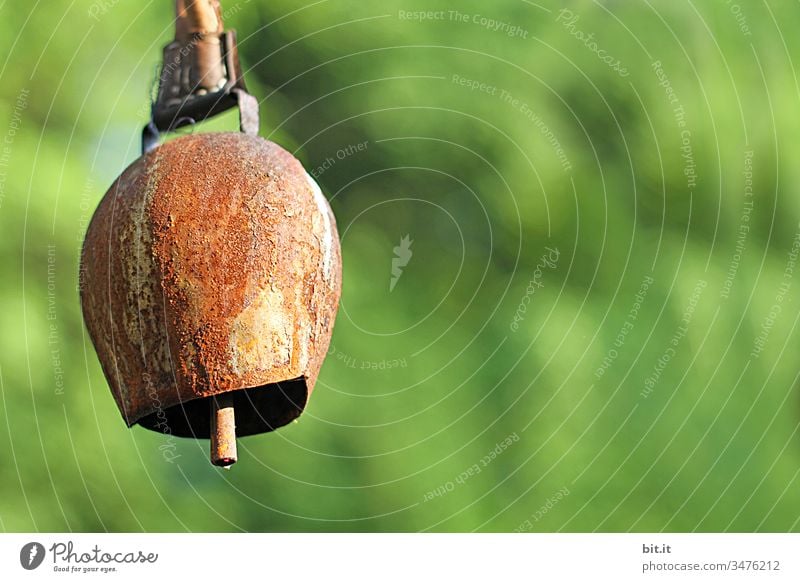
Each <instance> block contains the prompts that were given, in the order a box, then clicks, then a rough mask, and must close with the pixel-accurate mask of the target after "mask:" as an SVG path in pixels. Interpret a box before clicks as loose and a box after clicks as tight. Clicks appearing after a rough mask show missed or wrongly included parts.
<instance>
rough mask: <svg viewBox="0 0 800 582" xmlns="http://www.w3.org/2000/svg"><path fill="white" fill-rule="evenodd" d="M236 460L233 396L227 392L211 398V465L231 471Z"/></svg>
mask: <svg viewBox="0 0 800 582" xmlns="http://www.w3.org/2000/svg"><path fill="white" fill-rule="evenodd" d="M236 459H237V456H236V418H235V415H234V410H233V395H232V394H231V393H230V392H226V393H225V394H219V395H218V396H212V397H211V464H212V465H216V466H217V467H224V468H225V469H229V468H230V466H231V465H233V464H234V463H235V462H236Z"/></svg>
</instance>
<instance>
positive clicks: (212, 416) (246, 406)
mask: <svg viewBox="0 0 800 582" xmlns="http://www.w3.org/2000/svg"><path fill="white" fill-rule="evenodd" d="M175 7H176V20H175V30H176V34H175V40H174V41H173V42H171V43H170V44H168V45H167V46H166V47H164V65H163V67H162V70H161V75H160V81H159V90H158V95H157V98H156V100H155V101H154V102H153V104H152V114H151V119H150V122H149V123H148V124H147V125H146V126H145V128H144V131H143V134H142V150H143V155H142V157H140V158H139V159H137V160H136V161H135V162H133V163H132V164H131V165H130V166H129V167H128V168H127V169H126V170H125V171H124V172H123V173H122V175H121V176H120V177H119V178H117V180H116V181H115V182H114V184H113V185H112V186H111V188H110V189H109V190H108V192H107V193H106V195H105V196H104V197H103V199H102V200H101V202H100V205H99V206H98V208H97V210H96V212H95V214H94V216H93V217H92V220H91V222H90V224H89V228H88V232H87V233H86V239H85V241H84V245H83V252H82V254H81V306H82V308H83V316H84V319H85V321H86V326H87V328H88V330H89V336H90V337H91V339H92V342H93V343H94V346H95V349H96V350H97V355H98V357H99V359H100V363H101V365H102V367H103V372H104V373H105V376H106V379H107V380H108V383H109V385H110V387H111V392H112V394H113V395H114V399H115V400H116V403H117V405H118V407H119V409H120V411H121V412H122V417H123V418H124V419H125V422H126V423H127V424H128V426H132V425H134V424H138V425H140V426H142V427H144V428H147V429H151V430H155V431H159V432H163V433H166V434H171V435H176V436H185V437H195V438H210V439H211V461H212V463H213V464H215V465H218V466H223V467H228V466H229V465H231V464H232V463H234V462H236V437H237V436H247V435H252V434H257V433H262V432H268V431H272V430H275V429H276V428H279V427H281V426H283V425H285V424H287V423H289V422H290V421H292V420H294V419H295V418H297V417H298V416H299V415H300V414H301V413H302V412H303V410H304V409H305V406H306V404H307V403H308V399H309V396H310V395H311V391H312V390H313V388H314V383H315V382H316V380H317V376H318V375H319V371H320V367H321V366H322V360H323V358H324V357H325V354H326V352H327V349H328V344H329V343H330V338H331V332H332V330H333V322H334V319H335V317H336V310H337V307H338V303H339V295H340V292H341V280H342V271H341V270H342V266H341V253H340V249H339V237H338V235H337V232H336V222H335V220H334V217H333V214H332V212H331V209H330V207H329V206H328V202H327V200H326V199H325V197H324V196H323V195H322V192H320V189H319V187H318V186H317V184H316V183H315V182H314V180H313V179H312V178H311V176H309V175H308V174H307V173H306V171H305V170H304V169H303V167H302V165H301V164H300V162H298V161H297V159H295V157H294V156H292V155H291V154H290V153H289V152H287V151H286V150H284V149H283V148H281V147H280V146H278V145H276V144H274V143H272V142H270V141H267V140H265V139H262V138H260V137H258V135H257V134H258V101H257V100H256V99H255V98H254V97H253V96H252V95H250V94H249V93H248V92H247V88H246V86H245V84H244V79H243V77H242V73H241V67H240V66H239V58H238V51H237V48H236V34H235V32H234V31H232V30H230V31H224V30H223V24H222V11H221V7H220V3H219V0H176V3H175ZM231 107H238V109H239V118H240V127H241V131H242V133H205V134H194V135H185V136H183V137H179V138H177V139H174V140H171V141H167V142H166V143H164V144H163V145H159V143H160V133H161V132H165V133H166V132H171V131H175V130H176V129H178V128H179V127H183V126H187V125H193V124H195V123H196V122H200V121H203V120H205V119H208V118H210V117H212V116H214V115H216V114H217V113H220V112H222V111H224V110H226V109H230V108H231Z"/></svg>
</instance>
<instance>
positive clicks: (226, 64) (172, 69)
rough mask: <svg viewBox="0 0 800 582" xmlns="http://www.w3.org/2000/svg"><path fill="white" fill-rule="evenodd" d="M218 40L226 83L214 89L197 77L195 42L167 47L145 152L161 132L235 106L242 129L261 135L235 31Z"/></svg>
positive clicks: (144, 137) (145, 133)
mask: <svg viewBox="0 0 800 582" xmlns="http://www.w3.org/2000/svg"><path fill="white" fill-rule="evenodd" d="M195 40H199V39H195ZM219 40H220V50H221V59H222V65H223V74H224V77H223V81H224V84H223V85H222V87H220V88H219V89H218V90H216V91H212V92H209V91H207V90H206V89H203V88H201V87H200V86H199V83H198V80H197V79H196V76H197V71H196V70H195V69H196V66H195V64H194V63H195V52H196V49H197V46H196V43H195V42H191V43H189V44H181V43H179V42H177V41H176V42H171V43H170V44H168V45H167V46H165V47H164V64H163V66H162V68H161V75H160V79H159V86H158V96H157V97H156V100H155V101H154V102H153V104H152V107H151V114H150V122H149V123H148V124H147V125H146V126H145V127H144V130H143V131H142V153H147V152H149V151H150V150H152V149H153V148H155V147H156V146H157V145H158V142H159V137H160V135H161V132H170V131H175V130H176V129H178V128H180V127H184V126H186V125H193V124H195V123H199V122H201V121H204V120H206V119H208V118H210V117H213V116H214V115H217V114H218V113H222V112H223V111H227V110H228V109H230V108H231V107H235V106H238V108H239V127H240V129H241V131H242V132H244V133H247V134H249V135H257V134H258V100H257V99H256V98H255V97H253V96H252V95H251V94H250V93H248V92H247V87H246V86H245V83H244V77H243V76H242V69H241V66H240V64H239V51H238V49H237V46H236V31H235V30H228V31H226V32H224V33H223V34H221V35H220V36H219Z"/></svg>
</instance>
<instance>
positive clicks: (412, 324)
mask: <svg viewBox="0 0 800 582" xmlns="http://www.w3.org/2000/svg"><path fill="white" fill-rule="evenodd" d="M452 4H453V3H446V2H441V1H437V2H433V3H430V2H428V3H423V2H418V1H412V2H410V3H409V2H406V1H404V2H397V1H394V0H390V1H389V2H382V3H377V4H374V5H373V4H369V3H363V2H355V1H352V0H325V1H322V2H316V3H309V4H306V5H298V4H297V3H295V2H289V1H287V0H271V1H269V2H267V1H261V0H252V1H246V0H239V2H236V1H235V0H223V7H224V8H225V10H226V13H227V18H226V24H227V25H228V26H229V27H234V28H236V29H237V30H238V33H239V39H240V51H241V55H242V60H243V63H244V66H245V67H246V69H247V72H246V74H247V82H248V85H249V87H250V89H251V91H252V92H253V93H254V94H256V95H257V96H258V97H259V98H260V100H261V111H262V123H261V133H262V135H263V136H265V137H268V138H269V139H272V140H274V141H276V142H278V143H280V144H282V145H283V146H284V147H286V148H287V149H289V150H290V151H292V152H293V153H294V154H295V155H296V156H297V157H298V158H299V159H300V160H301V161H302V162H303V163H304V165H305V166H306V168H308V169H309V170H313V173H314V175H315V176H316V177H317V179H318V182H319V183H320V184H321V186H322V188H323V191H325V192H326V193H327V195H328V196H329V198H330V200H331V204H332V207H333V209H334V212H335V214H336V217H337V221H338V226H339V232H340V235H341V238H342V247H343V256H344V293H343V297H342V304H341V308H340V312H339V316H338V319H337V323H336V328H335V332H334V337H333V342H332V346H331V353H330V356H329V358H328V360H327V361H326V364H325V366H324V368H323V371H322V375H321V377H320V380H319V383H318V385H317V388H316V391H315V393H314V397H313V399H312V400H311V403H310V406H309V408H308V410H307V412H306V414H305V415H304V416H302V417H301V418H300V420H299V422H298V423H297V424H294V425H291V426H289V427H286V428H285V429H282V430H280V431H278V432H276V433H274V434H271V435H266V436H258V437H251V438H246V439H243V440H241V441H240V454H241V460H240V463H239V464H238V465H236V466H235V467H234V468H233V470H231V471H230V472H222V471H219V470H217V469H215V468H213V467H211V466H210V465H209V464H208V461H207V450H206V449H207V442H204V441H200V442H195V441H189V440H181V441H179V442H178V443H177V451H176V453H177V454H179V455H180V456H179V457H178V458H177V460H176V462H174V463H168V462H165V460H164V458H163V456H162V454H161V451H160V450H159V447H160V446H162V445H163V443H164V439H163V436H162V435H159V434H156V433H151V432H147V431H145V430H143V429H141V428H138V427H136V428H134V429H132V430H128V429H126V428H125V426H124V423H123V422H122V420H121V418H120V416H119V413H118V411H117V409H116V406H115V404H114V402H113V400H112V398H111V396H110V394H109V391H108V388H107V385H106V383H105V380H104V378H103V375H102V372H101V370H100V367H99V364H98V362H97V359H96V356H95V354H94V351H93V348H92V346H91V342H90V341H89V339H88V336H87V335H86V332H85V330H84V328H83V325H82V321H81V315H80V308H79V303H78V295H77V291H76V286H77V271H78V253H79V249H80V241H81V239H82V235H83V233H84V232H85V229H86V226H87V221H88V219H89V218H90V216H91V213H92V211H93V209H94V208H95V206H96V205H97V203H98V202H99V200H100V198H101V197H102V195H103V193H104V192H105V189H106V188H107V186H108V185H109V184H110V183H111V182H112V180H113V179H114V178H115V177H116V175H118V174H119V173H120V172H121V171H122V169H123V168H124V167H125V166H126V165H127V164H129V163H130V162H131V161H133V160H134V159H135V158H136V157H137V156H138V153H139V138H140V131H141V127H142V125H143V124H144V122H145V120H146V117H147V113H148V111H147V105H148V104H147V99H148V95H149V91H150V89H151V87H152V83H153V78H154V74H155V66H156V65H157V64H158V62H159V60H160V51H161V47H162V46H163V45H164V44H165V43H166V42H168V41H169V40H170V36H171V34H172V32H171V20H170V19H171V13H170V10H171V3H168V2H160V3H148V4H145V5H141V4H139V3H125V2H119V3H114V2H94V3H92V2H90V1H89V0H82V1H80V2H78V3H72V2H66V1H65V0H52V1H50V2H48V3H47V6H46V7H45V6H43V5H42V4H36V5H32V6H24V7H19V6H17V7H15V8H13V9H12V8H11V7H9V6H8V5H6V6H5V7H4V8H0V10H1V11H2V15H3V18H0V49H2V50H1V51H0V54H3V55H5V56H6V57H7V61H6V62H5V64H4V65H2V66H0V77H2V81H3V83H2V84H0V120H2V123H0V154H3V152H4V150H3V147H6V148H7V149H6V150H5V155H6V158H4V159H5V162H4V164H3V165H2V166H0V171H4V172H5V173H4V174H3V175H2V176H0V180H2V182H0V187H2V190H0V193H2V198H1V199H0V229H1V230H2V232H3V238H2V241H0V259H2V268H3V277H2V278H0V297H2V299H3V305H4V317H3V333H2V335H0V342H2V346H0V347H1V348H2V349H0V395H1V396H2V398H1V399H0V409H2V413H0V424H2V425H3V428H2V429H0V450H2V451H3V462H2V463H0V483H2V493H3V495H1V496H0V527H2V528H3V529H4V530H6V531H24V530H44V531H60V530H73V531H82V530H101V531H102V530H109V531H184V530H192V531H206V530H211V531H220V530H224V531H229V530H230V531H239V530H247V531H284V530H288V531H340V530H348V531H349V530H353V531H373V530H381V531H382V530H389V531H407V530H413V531H416V530H433V531H471V530H481V531H510V530H514V529H520V528H521V529H527V530H535V531H556V530H563V531H592V530H595V529H598V530H607V531H627V530H633V531H653V530H662V529H663V530H666V531H691V530H699V531H720V530H733V531H751V530H768V531H786V530H798V529H800V528H799V527H798V523H800V522H799V521H798V520H799V518H800V494H798V487H797V476H798V469H797V467H798V466H800V450H798V446H799V445H800V443H799V442H798V438H797V434H796V433H797V427H798V411H799V410H800V408H799V406H798V405H799V403H798V400H797V375H798V370H797V357H796V354H797V352H798V348H800V342H798V333H797V325H798V317H800V311H799V308H800V306H798V302H797V300H796V298H797V288H798V286H800V280H798V278H799V277H800V272H797V270H796V269H795V271H794V272H791V273H789V274H790V276H789V277H788V278H787V277H786V275H785V269H786V268H787V261H789V255H790V252H791V251H792V248H793V247H792V245H793V241H795V240H796V237H797V236H798V232H800V198H798V197H797V196H796V195H794V192H795V191H796V190H797V188H798V184H800V174H799V173H798V167H800V166H798V164H795V163H793V156H794V153H795V151H797V149H798V148H797V146H796V136H797V135H798V129H800V116H799V115H798V111H800V107H798V105H800V103H798V96H800V85H798V81H797V75H796V70H795V66H794V63H795V62H796V61H797V59H798V57H799V56H800V55H798V48H799V47H798V40H797V37H796V35H794V34H791V33H792V32H793V31H792V29H791V23H792V22H794V21H795V20H796V19H797V16H798V13H797V11H798V8H797V7H796V6H793V5H789V4H785V3H779V2H768V3H764V4H761V5H755V4H745V3H742V4H741V6H740V7H739V9H740V11H739V12H735V11H734V9H733V8H732V4H730V3H726V2H722V1H720V2H713V3H705V4H701V5H698V4H697V3H694V4H692V3H683V2H676V3H656V4H653V3H650V4H646V3H645V4H640V3H623V2H611V1H607V2H602V3H590V2H579V3H575V5H574V6H573V7H571V8H570V9H569V10H570V11H571V13H572V15H573V16H572V17H570V16H569V15H568V14H567V13H559V10H560V5H558V4H557V3H542V4H536V3H530V2H526V1H516V0H506V1H504V2H499V3H485V2H477V1H470V2H461V3H458V9H457V11H458V13H459V14H460V15H466V21H465V20H464V18H462V17H461V16H456V15H454V13H453V12H451V11H453V10H455V9H454V8H452V6H451V5H452ZM417 11H442V12H441V17H437V18H430V19H425V20H422V21H420V20H419V19H414V17H412V16H410V14H411V13H414V12H417ZM574 16H578V19H577V20H574ZM482 17H486V18H491V19H493V20H494V21H496V22H497V23H499V24H497V25H490V24H489V23H488V22H485V23H484V21H483V20H481V18H482ZM514 27H516V28H514ZM495 28H496V29H495ZM589 34H593V37H592V39H591V40H588V41H587V40H586V38H585V36H586V35H589ZM582 39H583V40H582ZM597 50H600V51H603V52H602V55H611V56H613V58H614V59H618V60H619V61H620V63H621V65H623V66H624V69H625V72H626V73H627V74H626V75H621V74H620V71H616V70H614V68H613V67H612V66H608V65H607V64H605V63H604V62H603V61H602V60H601V53H598V52H597ZM657 61H658V62H660V66H654V63H655V62H657ZM659 70H660V71H663V75H661V76H660V74H659V72H658V71H659ZM473 82H474V83H473ZM668 87H670V88H671V89H672V91H673V92H674V93H673V94H674V101H673V102H672V103H670V101H669V98H670V94H669V93H668V92H667V88H668ZM677 107H680V108H682V112H681V113H679V114H676V111H675V110H676V108H677ZM681 122H683V123H684V125H681ZM235 123H236V122H235V116H233V115H226V116H224V117H222V118H220V119H219V120H215V121H213V122H211V123H209V124H207V125H206V126H203V127H199V128H197V129H196V131H206V130H229V129H233V128H235ZM8 139H10V143H9V142H8ZM3 140H6V141H5V142H3ZM357 144H365V147H363V148H361V149H358V148H357V147H355V148H354V147H353V146H356V145H357ZM687 146H688V148H687ZM682 148H683V149H682ZM689 157H690V158H691V159H689ZM746 171H751V172H752V177H751V182H749V183H748V179H749V178H748V176H746V175H745V172H746ZM747 188H751V190H749V191H751V192H752V196H747V195H746V189H747ZM749 203H752V207H748V206H747V205H748V204H749ZM747 208H752V210H751V211H746V209H747ZM743 227H744V228H743ZM742 233H744V234H742ZM405 235H409V236H410V239H412V240H413V243H412V244H411V247H410V248H411V251H412V256H411V259H410V260H409V261H408V264H407V265H406V266H405V267H403V269H402V275H401V277H400V278H399V279H398V280H397V282H396V285H395V287H394V289H392V290H391V291H390V280H391V273H392V271H391V267H392V258H393V256H394V251H393V249H394V247H396V246H398V245H399V244H400V241H401V239H402V237H404V236H405ZM737 243H738V245H739V246H737ZM548 249H557V253H556V255H557V260H554V262H553V264H552V265H548V264H543V262H542V261H543V257H547V256H548V253H552V250H550V251H548ZM537 269H538V270H537ZM647 277H652V280H653V282H652V284H651V285H649V287H648V289H647V291H646V293H645V294H644V297H643V298H642V299H641V301H640V305H639V308H638V309H636V314H635V317H632V316H631V310H632V309H634V307H635V305H637V301H638V300H637V293H640V292H641V289H642V283H643V281H645V280H646V278H647ZM783 283H787V284H788V285H789V287H788V292H787V293H786V294H785V295H781V285H782V284H783ZM776 303H778V304H779V305H780V313H779V314H778V316H777V317H776V318H774V321H772V318H770V312H771V311H774V307H773V306H774V305H775V304H776ZM687 321H688V324H687ZM515 322H516V324H515ZM765 324H766V326H767V331H766V332H765ZM765 333H766V336H764V334H765ZM759 337H762V338H763V337H766V339H765V340H764V342H763V350H761V351H759V352H758V353H757V354H756V355H754V350H755V349H756V346H758V345H759V344H758V341H759V339H758V338H759ZM620 338H621V339H620ZM665 359H666V360H668V361H666V362H665V363H664V364H663V365H661V364H659V361H660V360H661V361H664V360H665ZM392 362H398V364H396V365H392ZM511 435H515V436H516V437H518V440H517V441H516V442H514V443H513V444H511V445H510V446H509V447H508V448H506V449H503V450H502V452H501V453H499V454H496V455H495V456H493V457H492V455H491V453H492V451H495V450H496V447H497V446H498V443H501V442H503V441H504V439H507V438H509V437H510V436H511ZM487 455H489V458H490V460H489V462H487V463H484V462H483V460H485V459H486V456H487ZM475 465H477V466H478V468H479V470H478V471H477V472H474V471H473V473H472V474H470V475H469V476H468V477H467V478H464V477H463V475H464V474H465V472H469V470H470V468H471V467H473V466H475ZM564 489H566V490H568V495H566V496H564V497H563V498H560V499H559V500H558V501H557V503H552V502H551V501H548V500H551V499H553V498H554V496H555V495H556V493H557V492H559V491H561V490H564ZM442 492H443V494H442ZM548 505H549V507H547V506H548ZM543 508H545V509H544V510H543ZM526 523H527V525H526Z"/></svg>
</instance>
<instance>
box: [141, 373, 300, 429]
mask: <svg viewBox="0 0 800 582" xmlns="http://www.w3.org/2000/svg"><path fill="white" fill-rule="evenodd" d="M228 394H230V395H231V396H232V397H233V406H234V408H235V409H236V436H237V437H243V436H248V435H253V434H260V433H263V432H271V431H273V430H275V429H276V428H280V427H282V426H284V425H286V424H289V423H290V422H291V421H293V420H294V419H295V418H297V417H298V416H300V414H301V413H302V412H303V409H305V407H306V402H307V401H308V386H307V385H306V379H305V377H302V376H301V377H300V378H295V379H293V380H286V381H284V382H274V383H271V384H263V385H261V386H253V387H251V388H242V389H240V390H234V391H231V392H229V393H228ZM210 400H211V397H210V396H209V397H206V398H197V399H195V400H188V401H186V402H183V403H181V404H176V405H175V406H170V407H169V408H165V409H164V410H163V411H162V412H161V413H160V416H159V412H154V413H152V414H148V415H147V416H144V417H142V418H140V419H139V420H138V421H137V422H136V424H138V425H140V426H142V427H144V428H146V429H148V430H153V431H156V432H160V433H168V434H172V435H174V436H178V437H189V438H198V439H207V438H209V437H210V434H211V418H210V415H209V406H210ZM165 416H166V419H165V418H164V417H165Z"/></svg>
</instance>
